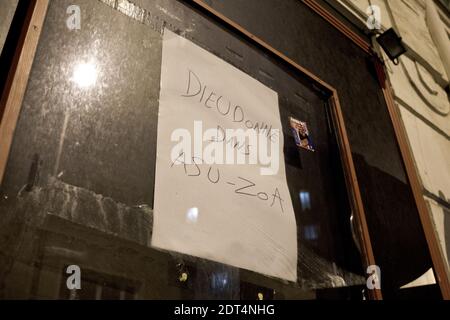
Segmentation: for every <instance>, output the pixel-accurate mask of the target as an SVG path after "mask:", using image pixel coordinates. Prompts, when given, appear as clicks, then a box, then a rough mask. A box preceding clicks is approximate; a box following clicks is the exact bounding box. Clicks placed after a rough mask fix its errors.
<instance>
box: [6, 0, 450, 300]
mask: <svg viewBox="0 0 450 320" xmlns="http://www.w3.org/2000/svg"><path fill="white" fill-rule="evenodd" d="M34 1H35V4H34V6H31V7H32V12H30V14H29V19H27V21H26V23H25V25H24V28H23V32H22V40H23V41H21V42H20V45H19V47H18V48H17V50H16V54H15V58H14V64H13V66H12V67H11V70H10V73H9V75H8V80H7V85H6V87H5V90H4V92H3V94H2V98H1V100H0V107H2V108H4V109H3V110H4V114H3V117H2V119H1V123H0V184H1V182H2V180H3V176H4V173H5V169H6V165H7V161H8V156H9V152H10V148H11V145H12V140H13V136H14V130H15V128H16V125H17V121H18V117H19V113H20V109H21V106H22V102H23V98H24V95H25V91H26V87H27V83H28V79H29V76H30V72H31V67H32V64H33V60H34V56H35V53H36V49H37V45H38V41H39V37H40V34H41V30H42V27H43V24H44V20H45V16H46V12H47V9H48V5H49V0H34ZM300 1H302V2H303V3H305V4H306V5H307V6H308V7H309V8H311V9H312V10H314V12H316V13H317V14H319V15H320V16H321V17H322V18H324V19H325V20H326V21H328V22H329V23H330V24H332V25H333V26H334V27H335V28H336V29H338V30H339V31H340V32H342V33H343V34H344V35H345V36H347V37H348V38H349V39H350V40H351V41H352V42H354V43H355V44H357V45H358V46H359V47H360V48H361V49H362V50H363V51H364V52H366V53H367V54H369V55H372V56H375V54H374V53H373V52H372V50H371V46H370V44H369V43H368V42H367V41H366V40H365V39H363V38H361V37H360V36H359V35H357V34H356V33H354V32H353V31H352V30H351V29H350V28H349V27H347V26H346V25H345V24H343V23H342V22H341V21H340V20H339V19H338V18H336V17H335V16H333V15H332V14H331V13H330V12H328V11H327V10H326V9H325V8H323V7H322V6H321V5H320V4H318V3H317V2H316V1H314V0H300ZM189 2H191V3H193V4H194V5H195V6H196V7H197V8H199V9H200V10H202V11H204V12H207V13H208V14H209V15H211V16H213V17H214V18H215V19H216V20H218V21H219V22H220V23H222V24H224V25H226V26H227V27H229V28H231V29H232V30H234V31H236V32H237V33H238V34H239V35H240V36H242V37H243V38H245V39H247V40H249V41H250V42H251V43H254V44H256V45H257V46H259V47H262V48H264V49H265V50H268V51H269V52H271V53H272V54H274V55H275V56H277V57H278V58H280V59H281V60H283V61H284V62H286V63H287V64H288V65H290V66H291V67H292V68H293V70H295V71H297V72H298V73H300V74H301V75H302V76H304V77H306V78H307V79H309V80H310V81H311V82H313V83H314V84H315V85H316V86H319V87H320V88H322V89H323V90H324V91H325V92H327V93H328V94H329V97H330V98H329V101H328V102H329V106H330V107H331V108H330V109H331V111H332V117H333V121H334V124H335V126H336V130H337V133H338V134H337V136H338V144H339V148H340V154H341V158H342V163H343V166H344V172H345V179H346V184H347V188H348V191H349V196H350V202H351V207H352V210H353V213H354V214H355V218H356V223H357V227H358V228H357V229H358V232H357V233H358V237H359V242H360V243H359V244H360V248H361V251H362V257H363V263H364V266H365V267H367V266H369V265H376V262H375V258H374V254H373V250H372V246H371V241H370V236H369V229H368V225H367V221H366V215H365V212H364V206H363V201H362V198H361V192H360V189H359V185H358V180H357V177H356V171H355V167H354V163H353V159H352V153H351V148H350V145H349V142H348V137H347V131H346V128H345V123H344V118H343V115H342V110H341V105H340V102H339V96H338V92H337V90H336V89H335V88H334V87H333V86H331V85H329V84H328V83H326V82H325V81H323V80H322V79H320V78H319V77H317V76H316V75H314V74H313V73H312V72H310V71H309V70H307V69H306V68H304V67H302V66H301V65H299V64H298V63H296V62H295V61H293V60H292V59H290V58H289V57H287V56H286V55H284V54H283V53H282V52H280V51H278V50H276V49H275V48H273V47H272V46H270V45H269V44H268V43H266V42H264V41H263V40H262V39H260V38H258V37H256V36H255V35H254V34H252V33H250V32H249V31H248V30H246V29H245V28H243V27H242V26H240V25H239V24H237V23H236V22H234V21H232V20H231V19H229V18H227V17H226V16H224V15H223V14H221V13H220V12H218V11H216V10H215V9H213V8H212V7H211V6H209V5H207V4H206V3H205V2H203V1H202V0H191V1H189ZM375 64H376V67H377V70H378V73H379V79H380V84H381V89H382V91H383V95H384V98H385V101H386V104H387V107H388V111H389V114H390V117H391V121H392V125H393V127H394V131H395V135H396V138H397V142H398V145H399V148H400V152H401V155H402V158H403V162H404V164H405V169H406V172H407V175H408V179H409V182H410V185H411V187H412V192H413V195H414V199H415V201H416V205H417V208H418V211H419V215H420V219H421V222H422V226H423V229H424V232H425V237H426V239H427V243H428V247H429V250H430V254H431V258H432V262H433V267H434V271H435V275H436V278H437V282H438V284H439V287H440V289H441V292H442V296H443V298H444V299H450V284H449V278H448V273H447V271H446V267H445V264H444V260H443V256H442V253H441V251H440V249H439V244H438V240H437V237H436V233H435V232H434V231H433V227H432V220H431V217H430V215H429V212H428V210H427V207H426V204H425V200H424V198H423V195H422V187H421V185H420V182H419V181H420V180H419V178H418V173H417V170H416V168H415V166H414V161H413V158H412V154H411V150H410V148H409V144H408V143H407V138H406V133H405V129H404V127H403V125H402V122H401V120H400V116H399V111H398V107H397V105H396V104H395V102H394V98H393V95H392V91H391V88H390V84H389V83H388V80H387V78H386V77H385V76H384V74H385V73H384V72H385V70H384V66H383V65H382V63H381V62H376V63H375ZM369 297H370V298H371V299H374V300H381V299H382V294H381V290H378V289H375V290H369Z"/></svg>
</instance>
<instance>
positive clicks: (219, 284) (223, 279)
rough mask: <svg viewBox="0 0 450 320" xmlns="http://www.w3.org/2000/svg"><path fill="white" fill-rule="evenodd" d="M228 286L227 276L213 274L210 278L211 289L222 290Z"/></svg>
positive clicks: (224, 274)
mask: <svg viewBox="0 0 450 320" xmlns="http://www.w3.org/2000/svg"><path fill="white" fill-rule="evenodd" d="M227 284H228V274H226V273H215V274H213V275H212V278H211V285H212V288H213V289H224V288H226V287H227Z"/></svg>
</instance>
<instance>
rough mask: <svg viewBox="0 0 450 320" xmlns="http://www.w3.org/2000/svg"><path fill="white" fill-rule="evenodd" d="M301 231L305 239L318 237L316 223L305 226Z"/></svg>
mask: <svg viewBox="0 0 450 320" xmlns="http://www.w3.org/2000/svg"><path fill="white" fill-rule="evenodd" d="M303 232H304V234H305V239H307V240H317V239H318V238H319V231H318V228H317V226H316V225H309V226H305V227H304V228H303Z"/></svg>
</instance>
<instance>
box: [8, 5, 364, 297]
mask: <svg viewBox="0 0 450 320" xmlns="http://www.w3.org/2000/svg"><path fill="white" fill-rule="evenodd" d="M71 5H76V6H78V7H79V8H80V17H81V23H80V29H79V30H78V29H77V28H76V24H74V25H72V26H75V27H74V28H69V25H68V23H67V19H68V18H69V16H70V15H69V14H68V13H67V8H68V7H69V6H71ZM71 12H72V14H76V10H75V11H71ZM164 27H165V28H168V29H170V30H172V31H174V32H176V33H178V34H180V35H182V36H183V37H185V38H187V39H188V40H190V41H192V42H194V43H195V44H197V45H199V46H201V47H203V48H205V49H206V50H208V51H209V52H211V53H213V54H215V55H216V56H218V57H220V58H221V59H223V60H225V61H227V62H228V63H230V64H231V65H233V66H235V67H237V68H239V69H240V70H242V71H244V72H245V73H247V74H248V75H250V76H251V77H253V78H255V79H257V80H258V81H260V82H261V83H263V84H264V85H266V86H268V87H270V88H272V89H273V90H275V91H276V92H277V93H278V97H279V108H280V116H281V122H282V125H283V131H284V137H285V145H284V158H285V164H286V176H287V182H288V186H289V191H290V194H291V198H292V201H293V206H294V209H295V215H296V221H297V234H298V280H297V282H296V283H290V282H287V281H282V280H279V279H275V278H270V277H267V276H264V275H263V274H258V273H255V272H251V271H247V270H242V269H239V268H236V267H232V266H228V265H223V264H220V263H217V262H213V261H208V260H204V259H200V258H196V257H191V256H186V255H182V254H178V253H175V252H166V251H160V250H155V249H154V248H152V247H151V234H152V225H153V214H152V208H153V193H154V181H155V159H156V138H157V124H158V123H157V122H158V105H159V101H158V100H159V90H160V75H161V56H162V32H163V31H162V30H163V28H164ZM290 117H292V118H295V119H299V120H302V121H305V122H306V123H307V124H308V128H309V131H310V136H311V137H312V139H313V141H314V147H315V152H309V151H305V150H301V149H299V148H298V147H297V145H296V144H295V138H294V136H293V133H292V130H291V126H290V121H289V119H290ZM0 191H1V199H2V200H1V202H0V210H1V212H2V223H1V227H0V236H1V238H2V239H3V240H2V241H1V242H0V254H1V255H0V259H1V263H0V268H1V269H0V270H1V273H0V274H1V275H2V276H1V277H2V278H1V280H2V287H1V288H0V292H1V294H2V295H3V297H5V298H60V299H135V298H138V299H150V298H171V299H172V298H189V299H201V298H203V299H216V298H220V299H239V298H241V299H258V298H264V299H311V298H317V297H320V295H321V291H320V290H321V289H326V288H335V287H351V286H356V287H357V286H360V285H364V284H365V279H364V273H363V270H362V267H361V264H360V256H359V253H358V251H357V249H356V247H355V245H354V244H353V241H352V237H351V230H350V222H349V221H350V214H351V212H350V208H349V203H348V195H347V192H346V187H345V183H344V179H343V169H342V165H341V163H340V156H339V149H338V146H337V142H336V136H335V130H334V125H333V123H332V121H331V115H330V106H329V105H328V104H327V97H326V96H324V95H323V94H322V93H321V92H320V90H318V89H317V88H315V87H314V85H313V84H312V83H311V82H309V81H307V79H306V78H303V77H302V76H300V75H298V74H294V73H293V72H292V70H290V69H287V68H286V67H285V66H284V65H282V64H281V63H279V62H278V61H277V60H275V59H274V58H272V57H269V56H267V54H265V53H264V52H262V51H261V50H259V49H257V48H255V47H253V46H252V45H250V44H249V43H247V42H245V41H244V40H243V39H241V38H239V37H237V36H236V35H234V34H232V33H230V32H228V31H226V30H224V29H223V28H222V27H221V26H219V25H217V24H216V23H214V22H212V21H210V20H209V19H207V18H205V17H203V16H202V15H200V14H198V13H196V12H195V11H193V10H192V9H191V8H189V7H187V6H185V5H184V4H181V3H178V2H175V1H151V2H150V1H138V2H137V5H133V4H131V3H129V2H127V1H109V0H103V1H91V0H77V1H66V0H58V1H51V2H50V7H49V10H48V13H47V16H46V21H45V25H44V29H43V32H42V36H41V39H40V42H39V46H38V50H37V54H36V57H35V61H34V64H33V68H32V73H31V76H30V80H29V83H28V88H27V91H26V95H25V99H24V102H23V105H22V111H21V115H20V119H19V122H18V126H17V129H16V132H15V138H14V143H13V146H12V150H11V154H10V158H9V162H8V167H7V171H6V174H5V178H4V181H3V183H2V186H1V189H0ZM255 249H256V248H255ZM71 265H76V266H79V267H80V269H81V274H82V277H81V281H82V283H81V287H82V290H69V289H68V287H67V285H66V281H67V279H68V277H69V276H70V274H68V273H67V272H66V271H67V268H68V266H71ZM69 281H70V279H69ZM358 290H359V289H358Z"/></svg>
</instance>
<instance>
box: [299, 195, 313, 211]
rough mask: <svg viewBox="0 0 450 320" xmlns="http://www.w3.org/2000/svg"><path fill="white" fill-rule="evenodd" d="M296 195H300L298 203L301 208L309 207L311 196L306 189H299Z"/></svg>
mask: <svg viewBox="0 0 450 320" xmlns="http://www.w3.org/2000/svg"><path fill="white" fill-rule="evenodd" d="M298 196H299V197H300V203H301V205H302V210H303V211H305V210H307V209H311V197H310V194H309V192H308V191H300V192H299V194H298Z"/></svg>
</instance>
